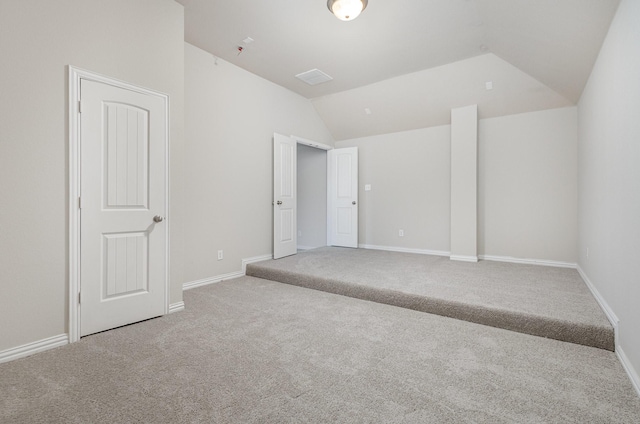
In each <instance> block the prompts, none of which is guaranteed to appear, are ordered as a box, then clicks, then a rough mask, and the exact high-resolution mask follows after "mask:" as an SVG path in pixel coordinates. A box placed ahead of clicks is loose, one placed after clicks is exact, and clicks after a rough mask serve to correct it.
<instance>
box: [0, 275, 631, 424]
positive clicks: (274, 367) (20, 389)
mask: <svg viewBox="0 0 640 424" xmlns="http://www.w3.org/2000/svg"><path fill="white" fill-rule="evenodd" d="M185 303H186V305H187V309H186V310H185V311H184V312H180V313H175V314H172V315H168V316H165V317H161V318H157V319H153V320H149V321H145V322H142V323H138V324H134V325H130V326H127V327H122V328H119V329H115V330H111V331H108V332H104V333H100V334H96V335H92V336H88V337H85V338H83V339H82V340H81V341H80V342H78V343H74V344H72V345H68V346H65V347H62V348H58V349H54V350H51V351H47V352H44V353H41V354H38V355H34V356H32V357H29V358H25V359H20V360H16V361H13V362H9V363H5V364H0V422H2V423H6V424H9V423H492V424H496V423H519V424H520V423H522V424H526V423H637V422H640V398H638V396H637V395H636V393H635V392H634V390H633V388H632V386H631V383H630V382H629V380H628V378H627V376H626V374H625V373H624V371H623V369H622V367H621V365H620V364H619V362H618V360H617V358H616V356H615V354H614V353H612V352H609V351H606V350H603V349H597V348H592V347H587V346H580V345H577V344H572V343H566V342H561V341H557V340H551V339H544V338H540V337H535V336H530V335H526V334H521V333H517V332H513V331H507V330H502V329H498V328H493V327H488V326H484V325H478V324H473V323H469V322H464V321H460V320H455V319H450V318H445V317H441V316H437V315H431V314H426V313H422V312H416V311H413V310H409V309H403V308H398V307H394V306H389V305H385V304H379V303H374V302H368V301H363V300H359V299H354V298H349V297H344V296H339V295H334V294H331V293H325V292H320V291H316V290H309V289H305V288H301V287H296V286H292V285H287V284H281V283H277V282H272V281H267V280H261V279H257V278H252V277H242V278H239V279H235V280H230V281H226V282H223V283H219V284H214V285H210V286H205V287H201V288H198V289H193V290H190V291H187V292H185Z"/></svg>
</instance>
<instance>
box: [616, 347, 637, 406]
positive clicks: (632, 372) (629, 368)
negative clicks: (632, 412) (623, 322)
mask: <svg viewBox="0 0 640 424" xmlns="http://www.w3.org/2000/svg"><path fill="white" fill-rule="evenodd" d="M616 355H617V356H618V360H619V361H620V363H621V364H622V368H624V370H625V371H626V373H627V375H628V376H629V380H631V385H632V386H633V388H634V389H636V393H637V394H638V396H640V377H639V376H638V372H637V371H636V369H635V368H634V367H633V365H631V362H630V361H629V358H627V355H625V353H624V351H623V350H622V348H621V347H620V346H619V345H618V346H616Z"/></svg>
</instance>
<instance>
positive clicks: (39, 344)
mask: <svg viewBox="0 0 640 424" xmlns="http://www.w3.org/2000/svg"><path fill="white" fill-rule="evenodd" d="M67 344H69V335H68V334H59V335H57V336H53V337H48V338H46V339H42V340H38V341H36V342H32V343H27V344H24V345H22V346H18V347H13V348H11V349H7V350H3V351H2V352H0V364H1V363H3V362H9V361H13V360H16V359H20V358H25V357H27V356H31V355H33V354H36V353H40V352H44V351H45V350H49V349H53V348H56V347H60V346H64V345H67Z"/></svg>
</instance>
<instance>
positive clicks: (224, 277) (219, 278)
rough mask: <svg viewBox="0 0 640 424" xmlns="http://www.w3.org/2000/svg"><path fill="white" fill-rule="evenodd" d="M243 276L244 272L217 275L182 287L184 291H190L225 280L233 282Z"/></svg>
mask: <svg viewBox="0 0 640 424" xmlns="http://www.w3.org/2000/svg"><path fill="white" fill-rule="evenodd" d="M243 275H244V272H240V271H236V272H229V273H227V274H222V275H216V276H215V277H209V278H203V279H202V280H196V281H189V282H188V283H184V284H183V285H182V290H190V289H195V288H196V287H202V286H206V285H209V284H215V283H219V282H221V281H225V280H232V279H234V278H238V277H242V276H243Z"/></svg>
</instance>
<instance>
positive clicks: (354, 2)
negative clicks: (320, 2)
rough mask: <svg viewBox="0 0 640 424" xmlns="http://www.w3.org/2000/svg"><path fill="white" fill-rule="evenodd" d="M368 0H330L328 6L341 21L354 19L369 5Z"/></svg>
mask: <svg viewBox="0 0 640 424" xmlns="http://www.w3.org/2000/svg"><path fill="white" fill-rule="evenodd" d="M367 3H369V1H368V0H329V1H327V7H328V8H329V10H330V11H331V13H333V14H334V15H336V18H338V19H340V20H341V21H352V20H354V19H355V18H357V17H358V15H360V13H361V12H362V11H363V10H364V9H365V8H366V7H367Z"/></svg>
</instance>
